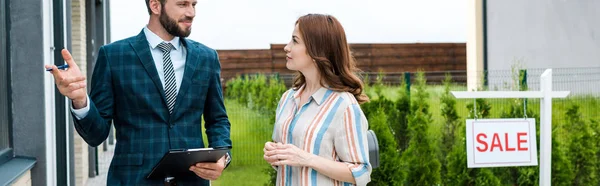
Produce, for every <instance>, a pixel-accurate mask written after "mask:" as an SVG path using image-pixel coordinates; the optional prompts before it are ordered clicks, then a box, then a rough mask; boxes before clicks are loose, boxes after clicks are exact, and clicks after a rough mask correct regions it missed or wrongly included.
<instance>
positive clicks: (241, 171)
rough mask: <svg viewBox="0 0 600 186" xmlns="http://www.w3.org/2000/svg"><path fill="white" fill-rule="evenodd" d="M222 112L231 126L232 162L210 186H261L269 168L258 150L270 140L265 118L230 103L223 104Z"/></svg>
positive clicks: (270, 124)
mask: <svg viewBox="0 0 600 186" xmlns="http://www.w3.org/2000/svg"><path fill="white" fill-rule="evenodd" d="M225 108H226V109H227V114H228V115H229V121H230V122H231V140H232V142H233V149H232V152H231V154H232V157H233V159H232V162H231V164H230V165H229V167H228V168H227V169H226V170H225V171H224V172H223V175H222V176H221V178H219V180H217V181H214V182H213V183H212V185H213V186H214V185H217V186H218V185H240V183H241V182H242V181H243V184H242V185H261V186H262V185H264V184H265V183H266V182H267V181H268V179H269V176H268V175H267V173H266V172H264V169H267V168H270V167H269V165H268V164H267V163H266V162H265V161H264V160H263V151H262V149H263V147H264V144H265V142H267V141H270V139H271V133H272V131H273V124H272V123H270V121H269V118H268V117H266V116H262V115H261V114H260V113H258V112H256V111H253V110H250V109H248V108H246V107H244V106H243V105H240V104H238V103H237V102H236V101H234V100H225ZM205 141H206V140H205Z"/></svg>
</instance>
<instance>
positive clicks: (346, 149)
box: [334, 103, 372, 185]
mask: <svg viewBox="0 0 600 186" xmlns="http://www.w3.org/2000/svg"><path fill="white" fill-rule="evenodd" d="M342 117H343V122H340V123H341V124H342V125H343V126H340V127H337V128H338V129H337V132H336V137H335V138H334V145H335V151H336V153H337V155H338V157H339V158H340V161H342V162H344V163H345V164H346V165H348V168H349V169H350V171H351V172H352V176H353V177H354V180H355V181H356V185H367V183H368V182H370V181H371V171H372V167H371V164H370V163H369V153H368V149H369V147H368V142H367V130H368V122H367V118H366V117H365V115H364V113H363V112H362V110H361V109H360V106H359V105H358V104H357V103H354V104H351V105H349V106H348V107H347V108H346V109H345V110H344V114H343V116H342Z"/></svg>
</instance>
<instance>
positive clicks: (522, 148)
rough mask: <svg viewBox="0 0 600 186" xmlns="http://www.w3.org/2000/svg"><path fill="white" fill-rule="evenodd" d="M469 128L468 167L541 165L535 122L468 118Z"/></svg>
mask: <svg viewBox="0 0 600 186" xmlns="http://www.w3.org/2000/svg"><path fill="white" fill-rule="evenodd" d="M466 128H467V163H468V167H469V168H474V167H509V166H536V165H537V164H538V161H537V145H536V132H535V119H523V118H515V119H476V120H473V119H469V120H467V127H466Z"/></svg>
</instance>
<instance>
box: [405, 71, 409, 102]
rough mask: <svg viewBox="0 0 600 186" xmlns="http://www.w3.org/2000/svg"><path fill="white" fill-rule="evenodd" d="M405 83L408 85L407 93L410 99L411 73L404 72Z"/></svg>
mask: <svg viewBox="0 0 600 186" xmlns="http://www.w3.org/2000/svg"><path fill="white" fill-rule="evenodd" d="M404 83H406V93H407V94H408V97H410V72H404Z"/></svg>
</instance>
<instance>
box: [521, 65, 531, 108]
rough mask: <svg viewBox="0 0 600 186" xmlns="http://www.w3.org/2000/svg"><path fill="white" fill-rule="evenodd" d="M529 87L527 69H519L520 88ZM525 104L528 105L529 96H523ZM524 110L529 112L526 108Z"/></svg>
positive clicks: (523, 89) (526, 88)
mask: <svg viewBox="0 0 600 186" xmlns="http://www.w3.org/2000/svg"><path fill="white" fill-rule="evenodd" d="M528 89H529V88H528V87H527V69H521V70H519V90H520V91H526V90H528ZM523 104H524V105H527V98H523ZM523 112H527V111H526V110H524V111H523Z"/></svg>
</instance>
